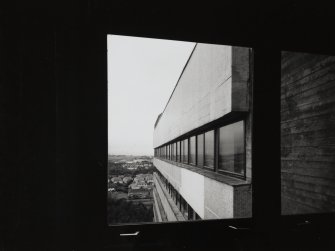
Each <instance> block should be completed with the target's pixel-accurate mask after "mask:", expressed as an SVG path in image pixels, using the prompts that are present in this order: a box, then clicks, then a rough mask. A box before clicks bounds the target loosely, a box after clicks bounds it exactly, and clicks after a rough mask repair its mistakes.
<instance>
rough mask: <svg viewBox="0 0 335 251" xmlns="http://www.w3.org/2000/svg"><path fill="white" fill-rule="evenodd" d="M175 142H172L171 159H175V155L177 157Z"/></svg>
mask: <svg viewBox="0 0 335 251" xmlns="http://www.w3.org/2000/svg"><path fill="white" fill-rule="evenodd" d="M174 145H175V144H174V143H173V144H171V160H173V161H175V160H176V159H175V157H176V152H175V148H174Z"/></svg>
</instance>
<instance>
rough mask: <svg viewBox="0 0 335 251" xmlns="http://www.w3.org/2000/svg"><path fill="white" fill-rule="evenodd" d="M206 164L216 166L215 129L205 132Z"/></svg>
mask: <svg viewBox="0 0 335 251" xmlns="http://www.w3.org/2000/svg"><path fill="white" fill-rule="evenodd" d="M204 166H206V167H210V168H213V167H214V131H209V132H206V133H205V158H204Z"/></svg>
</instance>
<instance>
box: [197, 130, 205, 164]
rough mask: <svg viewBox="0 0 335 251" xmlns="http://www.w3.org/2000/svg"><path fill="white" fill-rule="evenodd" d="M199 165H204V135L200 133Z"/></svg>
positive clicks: (198, 139)
mask: <svg viewBox="0 0 335 251" xmlns="http://www.w3.org/2000/svg"><path fill="white" fill-rule="evenodd" d="M197 141H198V142H197V144H198V146H197V158H198V159H197V165H198V166H200V167H203V166H204V135H203V134H200V135H198V136H197Z"/></svg>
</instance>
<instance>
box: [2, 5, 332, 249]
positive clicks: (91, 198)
mask: <svg viewBox="0 0 335 251" xmlns="http://www.w3.org/2000/svg"><path fill="white" fill-rule="evenodd" d="M312 7H313V8H311V7H309V6H307V5H306V6H305V7H303V8H302V7H301V6H298V5H295V4H291V5H288V6H287V5H284V4H281V5H277V6H276V5H271V6H257V5H252V3H249V4H248V5H244V8H241V3H239V2H236V1H231V2H227V3H225V4H224V5H220V6H210V5H209V4H208V5H199V6H198V5H197V6H192V11H190V6H181V5H177V6H173V5H171V4H170V3H165V4H162V5H158V4H156V5H147V6H145V4H144V3H143V2H136V3H135V4H133V3H130V2H126V1H73V2H68V3H67V4H66V5H61V4H60V3H59V4H56V3H55V4H51V3H50V4H49V3H47V2H45V3H44V4H43V5H34V4H33V3H32V2H30V1H29V2H26V3H23V4H19V3H18V1H16V2H14V3H13V4H12V6H8V7H7V6H6V8H5V7H4V8H1V9H0V81H1V82H0V119H1V121H0V137H1V138H0V185H1V188H0V196H1V197H0V203H1V206H0V231H1V232H0V249H2V250H73V249H74V250H78V249H79V250H80V249H82V250H83V249H87V250H92V249H93V250H99V249H101V247H102V246H105V247H110V248H113V247H119V248H121V247H122V246H123V247H128V248H129V249H131V247H134V249H135V248H136V250H139V249H138V247H139V246H141V245H142V249H144V248H152V249H153V248H157V247H160V248H161V249H164V250H169V249H170V250H171V249H172V248H173V249H179V250H181V249H187V248H189V249H192V248H213V247H214V246H215V245H216V244H218V243H222V241H224V243H225V247H226V248H227V249H230V250H231V249H237V250H243V249H246V248H249V249H251V248H261V247H268V249H269V247H270V248H271V247H274V246H276V244H277V243H278V241H279V240H278V239H275V238H273V239H271V238H270V237H269V236H268V234H269V229H264V231H263V232H261V234H259V235H258V234H257V233H249V232H248V234H246V233H245V232H243V231H242V232H240V231H237V232H238V234H236V232H234V231H235V230H231V229H230V230H227V228H226V227H225V226H223V225H222V224H220V223H215V222H211V223H209V224H207V225H206V228H205V225H203V224H200V225H198V224H192V223H191V224H187V225H182V226H181V225H173V226H172V225H169V226H166V227H163V228H160V229H159V231H157V229H156V228H154V227H151V226H144V227H143V231H147V233H150V235H145V237H140V238H137V239H134V240H129V239H124V240H122V239H121V238H119V237H118V235H117V234H118V233H119V232H120V231H125V232H126V231H133V230H136V227H134V226H128V227H125V228H122V229H114V230H113V231H106V230H107V229H106V198H107V191H106V187H107V183H106V178H107V163H106V161H107V158H106V156H107V118H106V116H105V114H106V109H107V105H106V104H107V103H106V102H107V98H106V87H107V86H106V83H107V71H106V60H107V57H106V34H107V33H114V34H127V35H138V36H149V37H157V38H170V39H178V40H186V41H199V42H211V43H222V44H234V45H240V46H241V45H243V46H247V47H253V46H257V47H258V48H262V46H264V45H267V46H270V47H271V46H272V47H276V46H278V45H279V44H281V45H283V48H291V49H297V48H300V49H306V48H309V49H310V50H312V51H317V52H320V51H322V50H324V51H327V50H328V51H329V50H332V51H334V48H333V47H332V46H333V44H334V40H332V39H331V38H330V37H329V36H328V35H327V36H324V34H329V33H330V32H328V33H325V31H329V30H331V28H332V27H331V26H330V23H331V22H330V20H332V15H330V14H329V13H330V12H329V10H332V9H331V8H326V7H324V8H320V7H318V6H312ZM303 11H306V12H307V14H303ZM223 13H224V15H223ZM310 16H313V17H315V18H313V22H312V21H311V20H310V19H308V18H305V17H310ZM201 17H204V18H201ZM205 17H206V18H205ZM207 17H208V18H207ZM300 20H304V25H301V21H300ZM223 26H224V27H225V29H224V30H225V32H224V33H223V29H222V27H223ZM310 29H311V30H313V31H314V36H313V37H311V38H310V39H305V35H304V34H307V33H306V31H309V30H310ZM278 30H281V31H285V34H283V33H280V36H279V35H278V34H279V33H278ZM320 38H321V39H320ZM302 42H304V43H302ZM301 45H302V46H301ZM290 46H291V47H290ZM263 66H266V64H265V62H263ZM264 69H266V67H265V68H264ZM265 74H269V73H267V72H266V71H265ZM268 77H271V76H269V75H266V76H265V77H264V79H267V78H268ZM270 101H271V100H270ZM260 103H261V102H260ZM257 107H258V108H259V107H263V106H262V105H261V104H259V106H257ZM269 109H270V108H269ZM258 114H259V113H258ZM261 117H262V116H261ZM267 117H268V118H270V120H271V118H273V117H271V115H268V116H267ZM260 131H261V128H260ZM278 148H279V146H278ZM261 166H262V165H261V164H260V165H258V168H261ZM270 172H271V171H270ZM259 173H262V172H258V174H259ZM263 190H264V189H263ZM256 191H257V192H256V193H255V194H259V192H260V191H262V188H261V187H259V189H258V190H256ZM269 192H270V191H269ZM260 194H261V196H260V197H259V199H258V200H256V201H259V204H258V205H259V206H258V211H259V212H261V210H262V203H261V201H264V200H262V198H266V195H265V193H263V195H262V192H260ZM262 196H263V197H262ZM258 215H261V214H260V213H259V214H258ZM266 215H271V213H267V214H266ZM265 221H266V219H263V222H265ZM226 224H231V223H229V222H228V223H226ZM234 224H235V225H236V224H241V225H243V224H245V223H243V222H240V223H236V222H234ZM248 224H250V222H249V223H248ZM213 229H215V231H213ZM231 231H232V232H231ZM222 233H225V234H224V235H223V234H222ZM223 236H224V237H223ZM312 236H313V235H312ZM317 236H318V237H320V236H319V235H317ZM288 237H289V236H286V237H285V238H288ZM223 238H224V240H223ZM283 238H284V237H283ZM264 239H265V240H266V241H264ZM302 239H303V238H302ZM194 240H196V241H194ZM318 240H319V239H318ZM318 240H316V239H315V241H316V243H319V242H317V241H318ZM116 243H117V244H116ZM323 243H324V242H323ZM300 244H301V243H299V244H297V246H296V247H298V246H299V245H300ZM106 250H108V249H107V248H106Z"/></svg>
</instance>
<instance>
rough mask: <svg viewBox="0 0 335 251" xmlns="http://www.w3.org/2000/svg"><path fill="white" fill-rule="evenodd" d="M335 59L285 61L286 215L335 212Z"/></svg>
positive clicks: (298, 56)
mask: <svg viewBox="0 0 335 251" xmlns="http://www.w3.org/2000/svg"><path fill="white" fill-rule="evenodd" d="M334 73H335V57H334V56H327V55H315V54H307V53H293V52H285V53H283V56H282V84H281V89H282V98H281V100H282V104H281V121H282V122H281V132H282V134H281V140H282V141H281V144H282V148H281V149H282V158H281V165H282V174H281V176H282V179H281V183H282V184H281V186H282V213H283V214H302V213H320V212H334V211H335V203H334V199H335V168H334V165H335V154H334V153H335V152H334V150H335V148H334V144H335V120H334V113H335V105H334V104H335V95H334V94H335V75H334Z"/></svg>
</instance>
